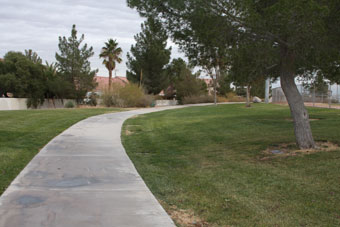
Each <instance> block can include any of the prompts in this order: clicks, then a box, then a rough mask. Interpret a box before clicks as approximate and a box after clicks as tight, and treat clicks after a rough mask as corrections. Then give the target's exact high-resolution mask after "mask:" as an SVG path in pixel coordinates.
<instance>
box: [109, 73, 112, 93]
mask: <svg viewBox="0 0 340 227" xmlns="http://www.w3.org/2000/svg"><path fill="white" fill-rule="evenodd" d="M111 84H112V70H109V90H110V89H111Z"/></svg>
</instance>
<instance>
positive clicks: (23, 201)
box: [17, 195, 44, 207]
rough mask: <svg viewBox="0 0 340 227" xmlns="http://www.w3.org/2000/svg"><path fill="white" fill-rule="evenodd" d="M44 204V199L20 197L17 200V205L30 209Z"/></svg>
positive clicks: (28, 196)
mask: <svg viewBox="0 0 340 227" xmlns="http://www.w3.org/2000/svg"><path fill="white" fill-rule="evenodd" d="M42 202H44V199H43V198H41V197H38V196H32V195H22V196H20V197H19V198H18V199H17V203H18V204H19V205H21V206H24V207H30V206H33V205H37V204H39V203H42Z"/></svg>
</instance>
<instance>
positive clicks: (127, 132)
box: [125, 129, 133, 136]
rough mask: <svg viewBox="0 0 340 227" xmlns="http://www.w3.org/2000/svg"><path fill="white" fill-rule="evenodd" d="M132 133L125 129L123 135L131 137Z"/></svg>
mask: <svg viewBox="0 0 340 227" xmlns="http://www.w3.org/2000/svg"><path fill="white" fill-rule="evenodd" d="M132 134H133V132H131V131H129V130H128V129H125V135H127V136H131V135H132Z"/></svg>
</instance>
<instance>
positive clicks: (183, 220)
mask: <svg viewBox="0 0 340 227" xmlns="http://www.w3.org/2000/svg"><path fill="white" fill-rule="evenodd" d="M161 203H162V204H164V202H161ZM165 207H167V212H168V214H169V215H170V217H171V218H172V220H174V221H175V222H176V224H178V225H179V226H182V227H211V226H212V225H210V224H209V223H208V222H206V221H203V220H202V219H201V218H200V217H198V216H196V215H195V214H194V212H193V211H191V210H184V209H179V208H178V207H176V206H165Z"/></svg>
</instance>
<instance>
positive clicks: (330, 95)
mask: <svg viewBox="0 0 340 227" xmlns="http://www.w3.org/2000/svg"><path fill="white" fill-rule="evenodd" d="M298 90H299V92H300V94H301V96H302V98H303V100H304V102H306V103H311V104H313V106H315V105H316V104H318V103H320V104H323V103H326V104H328V105H332V104H338V103H340V94H339V92H340V86H339V85H338V84H335V85H331V86H329V87H328V91H324V92H317V91H316V89H314V88H305V87H304V86H302V85H298ZM272 100H273V103H286V102H287V100H286V97H285V95H284V93H283V91H282V88H280V87H278V88H274V89H272Z"/></svg>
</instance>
